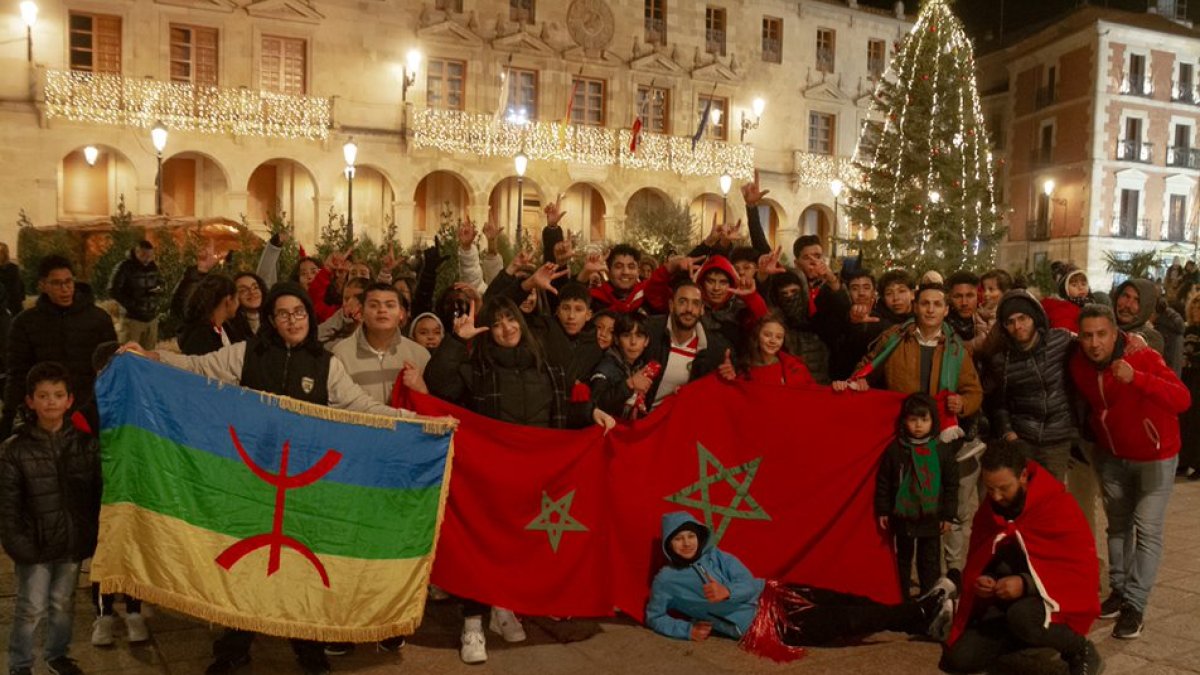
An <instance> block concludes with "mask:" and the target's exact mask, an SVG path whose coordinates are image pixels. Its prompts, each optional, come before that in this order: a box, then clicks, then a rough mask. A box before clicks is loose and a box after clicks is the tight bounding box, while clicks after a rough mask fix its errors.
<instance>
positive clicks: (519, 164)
mask: <svg viewBox="0 0 1200 675" xmlns="http://www.w3.org/2000/svg"><path fill="white" fill-rule="evenodd" d="M528 167H529V158H528V157H526V156H525V151H524V150H522V151H521V152H518V153H517V156H516V157H513V168H515V169H516V170H517V250H518V251H520V250H521V244H522V242H521V215H522V213H521V212H522V211H524V210H525V169H526V168H528Z"/></svg>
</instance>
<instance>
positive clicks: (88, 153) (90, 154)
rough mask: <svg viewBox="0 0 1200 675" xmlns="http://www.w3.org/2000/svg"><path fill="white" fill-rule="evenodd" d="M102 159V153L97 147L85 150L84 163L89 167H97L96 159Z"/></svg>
mask: <svg viewBox="0 0 1200 675" xmlns="http://www.w3.org/2000/svg"><path fill="white" fill-rule="evenodd" d="M98 157H100V151H99V150H97V149H96V146H94V145H89V146H87V147H86V148H84V149H83V161H85V162H87V165H88V166H96V159H97V158H98Z"/></svg>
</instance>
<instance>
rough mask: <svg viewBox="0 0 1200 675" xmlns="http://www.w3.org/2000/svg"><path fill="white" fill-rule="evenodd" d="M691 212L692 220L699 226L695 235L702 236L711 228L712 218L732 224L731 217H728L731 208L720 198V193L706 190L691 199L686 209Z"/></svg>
mask: <svg viewBox="0 0 1200 675" xmlns="http://www.w3.org/2000/svg"><path fill="white" fill-rule="evenodd" d="M688 210H689V211H690V212H691V214H692V222H693V223H695V224H696V226H697V227H699V228H700V229H699V232H696V233H695V236H697V237H700V238H703V237H704V236H705V235H707V234H708V231H709V230H710V229H712V225H713V218H714V217H715V218H716V221H717V222H718V223H722V224H724V223H729V224H733V222H734V221H733V219H731V218H730V213H731V210H730V209H729V208H728V207H727V205H726V201H725V200H724V199H722V198H721V195H719V194H714V193H712V192H706V193H704V194H702V195H700V196H699V197H696V198H695V199H693V200H692V204H691V206H690V207H689V209H688Z"/></svg>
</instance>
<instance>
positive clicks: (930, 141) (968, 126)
mask: <svg viewBox="0 0 1200 675" xmlns="http://www.w3.org/2000/svg"><path fill="white" fill-rule="evenodd" d="M872 112H873V114H872V120H871V121H869V122H868V123H867V125H866V126H865V127H864V129H863V135H862V138H861V139H860V140H859V147H858V151H857V153H856V157H855V162H854V165H855V168H856V169H857V170H858V172H859V178H860V180H859V184H858V185H855V186H851V189H850V206H849V209H848V213H849V217H850V220H851V222H853V223H856V224H857V225H859V226H860V227H862V228H863V231H866V232H867V236H866V237H865V238H864V241H863V242H862V248H863V257H864V260H865V261H866V263H867V264H868V265H870V266H871V267H872V268H873V269H876V270H882V269H890V268H895V267H903V268H906V269H909V270H912V271H913V272H915V273H917V274H921V273H923V272H925V271H926V270H931V269H936V270H941V271H943V272H948V271H953V270H955V269H973V270H983V269H986V268H988V267H991V266H992V265H993V264H994V259H995V255H996V246H995V245H996V243H997V242H998V241H999V240H1000V237H1001V236H1002V235H1003V231H1002V230H1001V228H1000V216H999V214H998V212H997V209H996V204H995V198H994V194H995V193H994V191H993V176H992V154H991V152H990V151H989V149H988V140H987V133H986V130H985V128H984V121H983V113H982V111H981V109H980V105H979V91H978V89H977V87H976V84H975V58H974V54H973V50H972V48H971V43H970V42H969V41H968V39H967V36H966V34H965V33H964V32H963V27H962V24H961V23H960V22H959V20H958V18H957V17H955V16H954V14H953V12H951V11H950V7H949V2H948V0H927V1H926V2H925V5H924V7H922V9H921V13H920V16H919V17H918V18H917V23H916V25H915V26H913V29H912V30H911V31H910V32H909V33H908V35H906V36H905V37H904V39H903V40H902V41H901V42H900V43H899V44H898V45H897V46H896V49H895V55H894V57H893V59H892V62H891V65H890V67H889V68H888V71H887V73H886V74H885V75H884V77H882V78H881V79H880V82H879V86H878V87H877V89H876V91H875V98H874V104H873V105H872ZM872 228H873V231H872ZM872 232H873V233H874V234H875V236H874V238H872V237H871V234H872Z"/></svg>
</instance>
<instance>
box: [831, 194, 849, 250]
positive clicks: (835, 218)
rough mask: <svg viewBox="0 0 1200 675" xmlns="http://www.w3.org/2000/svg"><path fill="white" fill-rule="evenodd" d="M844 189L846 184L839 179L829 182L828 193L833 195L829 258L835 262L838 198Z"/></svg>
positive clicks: (838, 228) (837, 231)
mask: <svg viewBox="0 0 1200 675" xmlns="http://www.w3.org/2000/svg"><path fill="white" fill-rule="evenodd" d="M844 189H846V184H845V183H843V182H842V181H841V179H840V178H834V179H833V180H831V181H829V191H830V192H832V193H833V243H832V244H830V249H831V251H830V254H829V257H831V258H833V259H834V260H835V261H836V260H837V242H838V235H839V234H841V230H842V227H841V222H840V221H839V220H838V197H840V196H842V190H844Z"/></svg>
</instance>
